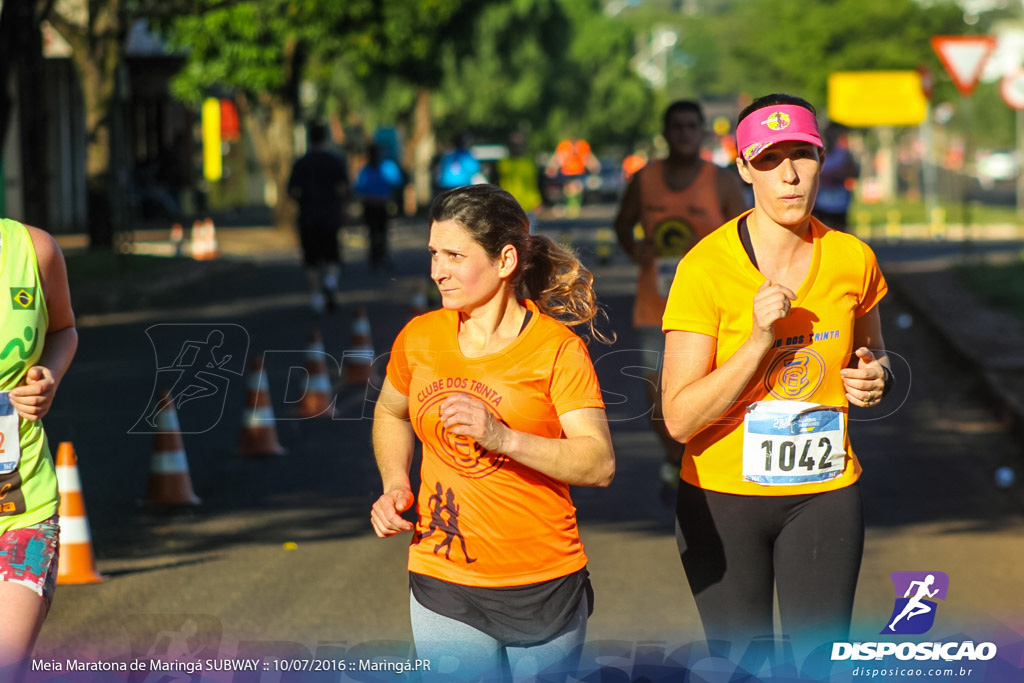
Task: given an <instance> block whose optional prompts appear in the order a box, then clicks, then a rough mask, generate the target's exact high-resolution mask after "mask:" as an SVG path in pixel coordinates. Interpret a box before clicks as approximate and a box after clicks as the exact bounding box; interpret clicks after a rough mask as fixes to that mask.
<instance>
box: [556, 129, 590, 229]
mask: <svg viewBox="0 0 1024 683" xmlns="http://www.w3.org/2000/svg"><path fill="white" fill-rule="evenodd" d="M588 171H589V172H590V173H600V172H601V162H599V161H598V160H597V157H595V156H594V153H593V152H592V151H591V149H590V143H589V142H587V141H586V140H584V139H582V138H577V137H568V138H566V139H565V140H562V141H561V142H559V143H558V146H557V147H555V153H554V154H553V155H552V157H551V160H550V161H549V162H548V165H547V169H546V171H545V172H546V174H547V176H548V177H549V178H557V177H559V176H561V179H562V193H563V197H564V200H565V212H566V215H568V216H569V217H570V218H575V217H576V216H578V215H579V213H580V206H581V205H582V204H583V187H584V179H585V177H586V174H587V172H588Z"/></svg>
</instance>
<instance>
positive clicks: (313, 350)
mask: <svg viewBox="0 0 1024 683" xmlns="http://www.w3.org/2000/svg"><path fill="white" fill-rule="evenodd" d="M325 355H326V352H325V351H324V342H323V339H322V338H321V337H320V332H319V331H318V330H315V329H314V330H313V333H312V334H311V335H310V339H309V346H308V347H307V349H306V373H307V375H308V376H309V378H308V382H307V384H306V393H304V394H303V395H302V399H301V401H300V402H299V407H298V409H297V410H296V413H295V414H296V415H297V416H298V417H331V412H330V411H329V410H328V408H330V407H331V379H330V377H328V375H327V364H326V363H325V362H324V356H325Z"/></svg>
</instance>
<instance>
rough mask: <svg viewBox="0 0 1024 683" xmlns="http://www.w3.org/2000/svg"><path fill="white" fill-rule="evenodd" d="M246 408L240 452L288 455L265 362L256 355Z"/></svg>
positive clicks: (239, 437)
mask: <svg viewBox="0 0 1024 683" xmlns="http://www.w3.org/2000/svg"><path fill="white" fill-rule="evenodd" d="M246 381H247V386H246V389H245V406H244V407H243V408H242V429H241V431H240V432H239V434H238V452H239V453H241V454H242V455H248V456H253V457H262V456H268V455H284V454H285V453H287V451H286V450H285V448H284V446H282V445H281V444H280V443H279V442H278V440H277V422H276V421H275V419H274V407H273V406H272V405H271V403H270V385H269V384H268V383H267V374H266V373H265V372H263V359H262V358H261V357H259V356H256V357H254V358H253V359H252V361H250V363H249V377H248V378H247V380H246Z"/></svg>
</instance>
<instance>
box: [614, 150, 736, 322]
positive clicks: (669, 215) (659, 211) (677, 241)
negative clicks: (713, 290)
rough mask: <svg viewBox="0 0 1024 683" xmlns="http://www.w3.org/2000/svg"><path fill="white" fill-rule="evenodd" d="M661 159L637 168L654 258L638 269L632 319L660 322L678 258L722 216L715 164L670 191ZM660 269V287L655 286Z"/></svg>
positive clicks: (643, 216) (643, 222)
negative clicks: (688, 181)
mask: <svg viewBox="0 0 1024 683" xmlns="http://www.w3.org/2000/svg"><path fill="white" fill-rule="evenodd" d="M664 169H665V162H664V161H654V162H651V163H650V164H648V165H647V166H645V167H644V168H642V169H640V171H639V172H637V175H636V179H635V180H634V181H633V182H638V183H640V206H641V208H640V224H641V225H642V226H643V229H644V235H645V236H646V238H647V239H648V240H653V241H654V245H655V247H657V250H658V259H656V260H655V261H654V263H651V264H649V265H647V266H645V267H642V268H641V269H640V273H639V274H638V275H637V283H636V285H637V286H636V303H635V305H634V307H633V324H634V325H635V326H637V327H649V326H658V327H660V326H661V316H662V315H663V314H664V313H665V302H666V301H667V294H668V284H669V282H671V278H672V275H673V274H674V273H675V266H676V264H677V263H678V261H679V259H680V258H681V257H682V256H683V254H685V253H686V252H687V251H689V250H690V248H691V247H693V245H694V244H696V243H697V240H699V239H701V238H702V237H705V236H706V235H709V234H710V233H711V232H712V231H713V230H714V229H715V228H717V227H718V226H720V225H721V224H722V223H723V221H725V216H723V215H722V206H721V202H720V201H719V200H718V186H717V184H716V176H717V175H718V167H717V166H715V165H714V164H712V163H710V162H705V163H704V164H703V166H702V167H701V169H700V171H698V173H697V177H696V178H694V179H693V182H692V183H690V184H689V185H688V186H687V187H686V188H685V189H683V190H680V191H679V192H673V191H672V190H670V189H669V188H668V186H667V185H666V184H665V170H664ZM659 269H660V270H661V273H662V275H661V279H662V280H663V281H665V282H664V285H663V286H659Z"/></svg>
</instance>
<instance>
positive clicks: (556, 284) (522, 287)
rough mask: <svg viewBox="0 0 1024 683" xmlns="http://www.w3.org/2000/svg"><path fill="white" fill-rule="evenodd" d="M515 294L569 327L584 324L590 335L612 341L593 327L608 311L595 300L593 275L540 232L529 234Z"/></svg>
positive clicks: (572, 255)
mask: <svg viewBox="0 0 1024 683" xmlns="http://www.w3.org/2000/svg"><path fill="white" fill-rule="evenodd" d="M521 260H522V265H521V266H520V275H519V282H518V289H517V295H518V296H525V297H528V298H530V299H533V300H534V302H536V304H537V308H539V309H540V310H541V312H543V313H545V314H547V315H550V316H551V317H552V318H555V319H556V320H559V321H561V322H562V323H563V324H565V325H568V326H569V327H576V326H578V325H585V326H586V327H587V331H588V333H589V335H590V336H593V337H594V339H596V340H597V341H599V342H601V343H603V344H612V343H614V342H615V333H614V332H612V333H611V335H610V336H609V335H607V334H605V333H604V332H602V331H601V330H599V329H598V328H597V327H596V326H595V322H596V319H597V318H598V316H602V317H604V319H606V320H607V318H608V314H607V313H606V312H605V311H604V309H602V308H601V307H600V306H599V305H598V303H597V295H596V294H595V293H594V275H593V273H591V272H590V271H589V270H587V268H586V267H584V265H583V264H582V263H580V260H579V259H578V258H577V257H576V255H575V254H573V253H572V252H570V251H567V250H566V249H564V248H563V247H561V246H560V245H558V244H557V243H555V242H554V241H552V240H551V239H550V238H548V237H545V236H543V235H530V237H529V241H528V246H527V250H526V254H524V256H523V257H521Z"/></svg>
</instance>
